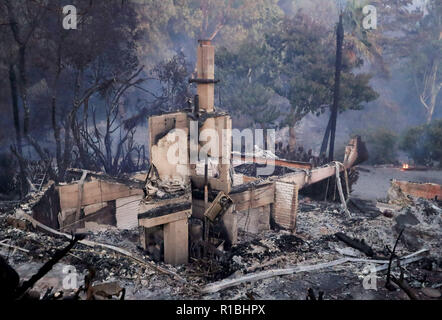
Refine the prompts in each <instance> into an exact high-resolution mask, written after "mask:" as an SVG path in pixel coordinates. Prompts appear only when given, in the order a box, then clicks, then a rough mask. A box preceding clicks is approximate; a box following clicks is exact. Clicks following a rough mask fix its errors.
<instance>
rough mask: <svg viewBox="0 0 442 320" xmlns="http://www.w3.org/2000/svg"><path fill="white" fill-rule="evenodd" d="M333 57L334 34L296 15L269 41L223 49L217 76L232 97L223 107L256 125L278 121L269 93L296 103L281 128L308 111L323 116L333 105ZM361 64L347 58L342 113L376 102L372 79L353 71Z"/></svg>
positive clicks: (270, 33) (267, 36)
mask: <svg viewBox="0 0 442 320" xmlns="http://www.w3.org/2000/svg"><path fill="white" fill-rule="evenodd" d="M334 59H335V45H334V40H333V37H332V31H331V30H329V29H327V28H325V27H324V26H322V25H321V24H319V23H317V22H315V21H314V20H313V19H311V18H309V17H307V16H305V15H303V14H296V15H295V16H294V17H292V18H287V19H285V20H283V21H281V22H279V23H278V24H276V25H275V26H274V27H273V28H272V29H271V30H269V31H268V32H267V33H266V34H265V41H247V42H244V43H243V44H242V45H241V46H240V47H239V48H238V49H236V50H229V49H227V48H224V49H222V50H218V52H217V59H216V64H217V67H218V68H217V75H218V76H219V77H220V79H221V80H222V83H221V84H220V87H221V90H222V92H225V93H226V94H227V99H225V98H224V99H223V105H228V106H229V108H230V109H231V110H232V109H233V110H238V111H241V112H244V113H245V114H246V115H248V116H251V118H252V119H253V120H255V122H262V121H258V120H257V118H265V117H263V116H262V115H264V114H265V115H266V117H267V118H268V117H269V116H270V113H271V114H272V116H271V117H270V118H268V120H269V121H270V120H271V121H272V122H273V121H275V120H276V119H277V118H278V117H279V116H280V114H279V113H277V112H276V109H275V107H274V106H273V107H271V106H268V105H267V102H268V101H269V97H268V94H269V93H271V92H274V93H275V94H276V95H279V96H281V97H284V98H286V99H287V100H288V101H289V102H290V105H291V108H290V109H289V110H287V112H286V114H284V120H283V123H281V125H284V126H285V125H290V126H293V125H295V124H296V123H297V122H298V121H300V120H301V119H302V118H303V117H304V116H305V115H307V114H308V113H315V114H320V113H322V112H324V111H325V110H326V107H327V106H329V105H330V104H331V101H332V97H333V83H334ZM360 64H361V60H357V61H349V60H348V59H344V63H343V71H342V83H341V87H342V95H341V96H342V98H341V102H340V111H341V112H342V111H345V110H348V109H352V110H360V109H362V108H363V103H364V102H369V101H372V100H374V99H376V98H377V94H376V93H375V92H374V91H373V89H372V88H371V87H370V86H369V81H370V79H371V76H370V75H368V74H364V73H360V74H357V75H356V74H354V73H353V72H352V69H354V68H355V67H358V66H360ZM251 86H256V88H255V89H252V88H251ZM248 94H253V95H254V97H253V99H255V101H254V102H253V103H249V102H247V100H250V99H251V98H250V97H247V95H248ZM222 96H224V95H222ZM258 101H259V103H257V102H258ZM266 105H267V107H264V106H266ZM251 107H255V108H251Z"/></svg>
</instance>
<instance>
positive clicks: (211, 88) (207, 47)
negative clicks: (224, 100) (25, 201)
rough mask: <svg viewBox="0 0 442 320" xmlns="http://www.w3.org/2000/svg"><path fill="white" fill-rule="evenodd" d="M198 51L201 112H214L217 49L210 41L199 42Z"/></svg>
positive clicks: (198, 90)
mask: <svg viewBox="0 0 442 320" xmlns="http://www.w3.org/2000/svg"><path fill="white" fill-rule="evenodd" d="M198 43H199V45H198V49H197V81H196V82H197V92H198V96H199V109H200V111H203V110H204V111H205V112H213V111H214V99H215V79H214V77H215V48H214V46H212V44H211V42H210V40H199V41H198Z"/></svg>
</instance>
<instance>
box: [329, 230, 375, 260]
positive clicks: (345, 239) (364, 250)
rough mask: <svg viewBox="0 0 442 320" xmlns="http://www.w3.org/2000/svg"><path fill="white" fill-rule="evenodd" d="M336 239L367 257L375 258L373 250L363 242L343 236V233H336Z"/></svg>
mask: <svg viewBox="0 0 442 320" xmlns="http://www.w3.org/2000/svg"><path fill="white" fill-rule="evenodd" d="M335 237H336V238H338V240H341V241H342V242H344V243H345V244H347V245H348V246H350V247H352V248H354V249H356V250H359V251H361V252H362V253H364V254H365V255H366V256H367V257H373V255H374V251H373V249H372V248H371V247H370V246H369V245H367V244H366V243H365V242H364V241H363V240H362V241H361V240H358V239H352V238H350V237H348V236H346V235H345V234H343V233H342V232H338V233H336V234H335Z"/></svg>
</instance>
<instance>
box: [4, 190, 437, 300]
mask: <svg viewBox="0 0 442 320" xmlns="http://www.w3.org/2000/svg"><path fill="white" fill-rule="evenodd" d="M353 200H354V199H353ZM355 202H356V203H358V202H357V200H355ZM365 205H366V207H368V206H369V204H367V203H365ZM377 205H378V206H377V207H376V206H374V207H373V208H372V210H373V211H376V210H378V214H377V215H374V214H372V215H367V214H366V212H361V211H360V210H358V209H357V207H356V206H351V205H350V206H349V210H350V212H351V218H350V219H348V218H347V217H346V216H345V215H344V214H343V213H342V208H341V205H340V204H335V203H328V202H316V201H312V200H310V199H308V198H303V199H300V204H299V212H298V218H297V225H296V233H295V234H293V233H292V232H290V231H284V230H279V231H278V230H270V231H265V232H262V233H259V234H250V233H247V232H240V233H239V235H238V237H239V239H238V244H237V245H235V246H233V247H232V249H231V250H230V251H225V252H222V256H221V257H219V258H216V259H191V261H190V263H189V264H187V265H182V266H171V265H167V264H164V263H153V262H152V261H151V260H150V259H149V258H148V257H147V256H143V250H142V248H140V247H138V239H137V238H138V236H137V232H136V230H118V229H115V228H111V229H109V230H107V231H105V232H95V233H89V234H88V236H87V241H91V242H94V243H101V244H104V245H109V246H111V247H113V246H116V247H119V248H121V249H124V250H125V252H126V251H127V252H129V253H130V254H131V255H124V254H121V253H119V252H116V251H114V250H111V249H109V248H106V247H98V246H93V247H91V246H90V245H84V244H82V243H81V241H80V242H79V243H77V244H76V245H75V246H74V247H73V248H72V249H71V250H70V251H69V253H67V254H66V255H65V256H64V257H63V258H62V260H61V261H60V262H59V263H58V264H57V265H56V266H55V267H54V268H53V270H52V271H51V272H50V273H48V275H46V276H45V277H44V278H43V279H41V280H40V281H38V282H37V284H36V285H35V286H34V288H33V290H34V297H36V296H39V298H43V297H46V298H48V297H51V298H55V297H58V298H62V297H63V296H64V297H71V298H72V297H73V296H75V292H77V291H78V290H79V289H78V288H80V287H83V288H84V286H85V285H86V283H87V281H88V278H90V276H91V274H93V279H92V283H93V285H94V286H98V288H100V286H102V285H103V284H112V285H113V286H110V287H109V288H107V289H106V290H108V291H109V290H110V291H111V292H113V291H115V292H116V291H118V290H116V289H115V286H116V285H117V284H118V288H124V289H125V298H126V299H150V298H153V299H200V298H203V299H218V298H223V299H305V298H306V296H307V290H308V289H312V290H313V292H319V291H322V292H323V297H324V299H407V298H408V297H407V296H406V295H405V293H404V292H403V291H401V290H400V289H399V288H398V287H396V288H395V290H393V291H390V290H387V289H386V288H385V278H386V275H385V269H384V270H382V271H380V272H378V273H376V276H377V282H376V281H375V283H376V289H377V290H367V289H364V286H363V281H364V277H366V276H367V270H366V269H367V267H368V266H369V265H371V264H375V265H376V266H383V265H385V263H384V264H382V263H381V262H382V261H384V262H385V261H388V260H389V258H390V256H391V250H392V248H393V246H394V244H395V241H396V240H397V238H398V235H399V233H400V232H401V230H402V229H404V231H403V234H402V236H401V238H400V240H399V242H398V245H397V247H396V248H395V256H397V257H404V256H407V255H410V254H412V253H414V252H416V251H419V250H420V251H421V252H422V253H421V254H419V259H416V261H413V262H411V263H410V264H404V265H403V268H404V278H405V280H406V281H407V282H408V283H409V285H410V286H411V287H412V288H413V289H412V290H413V291H414V292H416V294H417V296H418V297H419V298H424V299H432V298H434V299H438V298H439V297H440V290H441V285H442V276H441V273H440V271H441V270H442V258H441V244H442V243H441V241H442V240H441V239H442V237H441V232H442V228H441V213H442V205H441V203H440V202H437V201H431V200H424V199H413V200H412V203H411V204H408V205H407V206H405V207H403V208H399V209H398V210H392V209H391V208H394V207H392V205H389V204H387V203H386V202H385V203H378V204H377ZM386 206H390V207H389V208H390V209H388V210H387V209H385V207H386ZM359 207H360V203H359ZM0 223H1V228H0V244H1V247H0V250H1V255H2V256H3V257H6V260H7V262H8V264H9V265H10V266H12V267H13V268H15V270H17V272H18V273H19V274H20V278H23V279H26V278H30V277H31V275H32V273H33V272H36V271H38V268H39V267H41V265H43V263H45V262H46V261H48V260H50V259H51V258H52V257H53V256H54V254H55V253H56V251H57V250H59V249H60V248H63V247H66V246H67V245H68V244H69V242H70V240H69V239H68V238H66V237H61V236H54V235H50V234H47V233H42V232H41V231H40V230H37V229H38V228H35V226H32V224H31V223H21V224H20V223H17V220H16V219H14V218H11V216H10V215H6V214H2V215H1V216H0ZM338 233H339V234H344V235H345V236H346V237H348V238H349V239H354V240H355V241H356V243H358V239H359V240H362V239H363V243H364V244H365V245H366V246H368V247H369V248H371V249H372V251H373V254H372V255H371V256H367V255H366V254H364V253H363V252H361V251H360V250H357V249H355V248H352V247H351V246H349V245H348V244H347V243H345V242H344V241H342V239H341V238H340V237H338V236H337V234H338ZM422 249H424V250H422ZM134 257H142V258H140V259H141V260H136V259H134ZM343 258H349V259H356V260H349V261H347V262H345V263H342V264H341V263H339V264H336V265H334V266H332V267H331V268H323V269H322V268H321V269H318V270H315V267H313V269H312V270H311V271H308V272H299V273H297V272H294V273H293V274H286V275H284V276H266V278H264V279H261V280H259V281H255V280H253V279H252V280H251V281H245V282H241V279H242V278H243V277H246V276H249V277H250V276H254V275H256V274H262V273H265V272H272V271H273V270H287V268H293V267H294V266H309V267H312V266H316V265H318V264H321V263H333V262H334V261H339V260H340V259H343ZM358 259H359V260H358ZM371 261H374V262H373V263H371ZM376 261H381V262H377V263H376ZM404 261H405V260H404ZM68 266H69V267H70V268H73V269H72V270H75V271H76V272H77V277H78V284H77V289H73V290H66V289H65V288H63V285H64V284H63V282H64V279H66V276H67V274H66V273H65V272H64V271H65V270H66V268H67V267H68ZM68 269H69V268H68ZM69 270H71V269H69ZM398 272H399V271H398V269H397V268H396V263H394V264H393V271H392V274H393V275H396V276H397V275H398ZM238 280H239V282H238V284H235V285H233V286H231V287H228V288H225V289H222V290H219V291H216V292H210V290H209V291H204V288H208V287H210V286H212V287H210V288H213V285H214V284H215V285H217V283H219V282H222V281H224V282H226V281H230V282H232V281H233V282H235V281H238ZM201 288H202V290H200V289H201ZM103 290H104V289H103ZM106 290H105V292H106ZM112 290H113V291H112ZM120 291H121V290H120ZM48 292H51V294H48ZM61 292H63V294H62V293H61ZM36 293H37V294H36ZM56 293H57V294H56ZM118 293H119V291H118ZM104 296H106V298H109V297H111V296H112V295H104ZM104 296H103V295H101V296H100V295H94V296H93V298H95V299H98V298H105V297H104ZM118 296H121V293H119V294H118V295H115V296H114V297H113V298H117V297H118ZM76 297H77V298H79V299H80V298H87V297H88V295H87V292H84V293H81V294H77V296H76Z"/></svg>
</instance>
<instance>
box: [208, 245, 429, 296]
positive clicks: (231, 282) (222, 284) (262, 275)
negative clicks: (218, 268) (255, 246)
mask: <svg viewBox="0 0 442 320" xmlns="http://www.w3.org/2000/svg"><path fill="white" fill-rule="evenodd" d="M427 251H429V250H428V249H422V250H419V251H417V252H415V253H412V254H410V255H407V256H405V257H403V258H401V259H400V261H401V265H402V266H403V265H406V264H409V263H412V262H415V261H418V260H420V259H422V258H423V257H417V255H419V254H421V253H424V252H427ZM347 262H362V263H382V264H383V265H382V266H380V267H378V268H376V271H381V270H385V269H387V268H388V262H389V261H388V260H370V259H358V258H342V259H338V260H334V261H330V262H324V263H319V264H315V265H301V266H293V267H290V268H285V269H274V270H267V271H261V272H257V273H251V274H247V275H245V276H243V277H240V278H236V279H224V280H221V281H217V282H214V283H211V284H208V285H207V286H205V287H204V288H203V289H201V293H203V294H208V293H215V292H218V291H221V290H224V289H227V288H230V287H235V286H237V285H239V284H241V283H245V282H254V281H258V280H263V279H267V278H272V277H276V276H285V275H290V274H294V273H300V272H309V271H315V270H320V269H324V268H330V267H334V266H337V265H340V264H344V263H347Z"/></svg>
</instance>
